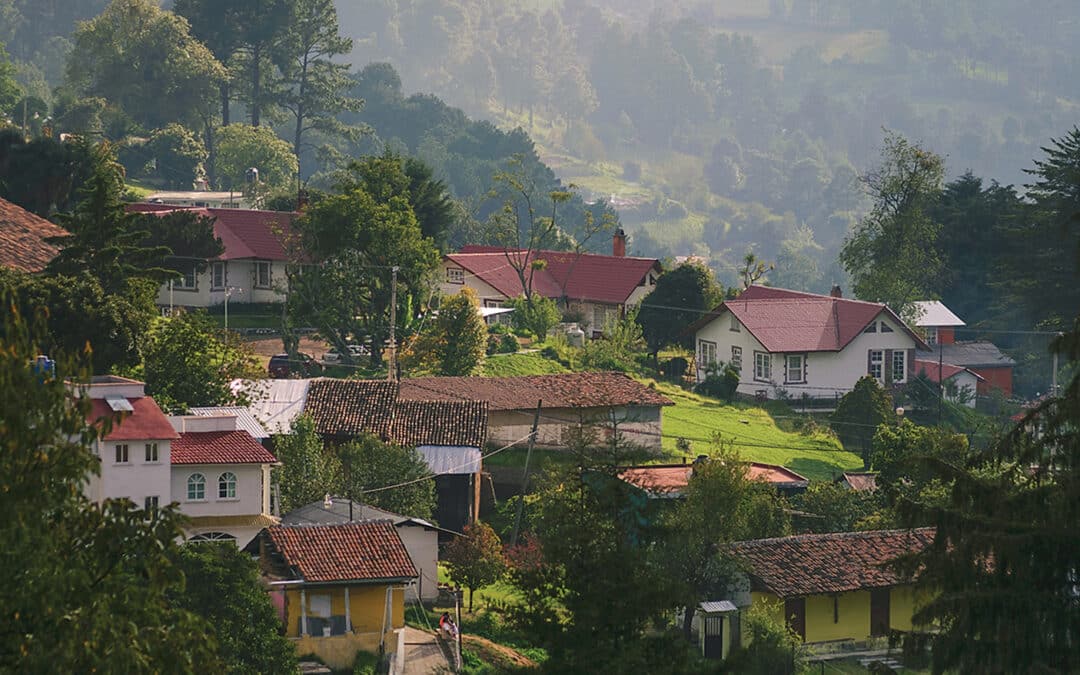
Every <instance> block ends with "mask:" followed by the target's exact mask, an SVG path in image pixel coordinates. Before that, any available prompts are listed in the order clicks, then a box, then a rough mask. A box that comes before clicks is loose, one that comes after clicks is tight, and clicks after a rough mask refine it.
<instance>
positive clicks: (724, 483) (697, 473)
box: [659, 443, 791, 638]
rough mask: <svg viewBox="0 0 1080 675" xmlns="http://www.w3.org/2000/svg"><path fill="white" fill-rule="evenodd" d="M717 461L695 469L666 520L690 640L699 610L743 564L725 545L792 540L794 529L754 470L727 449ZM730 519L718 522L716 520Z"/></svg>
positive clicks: (665, 554) (668, 552)
mask: <svg viewBox="0 0 1080 675" xmlns="http://www.w3.org/2000/svg"><path fill="white" fill-rule="evenodd" d="M715 445H716V447H715V449H714V453H713V456H712V457H711V458H710V459H708V460H705V461H701V462H698V463H697V464H695V465H694V471H693V475H692V476H691V478H690V482H689V483H688V484H687V486H686V492H685V494H684V499H682V500H681V501H680V502H679V504H678V505H677V506H676V507H675V508H674V509H673V510H672V511H671V512H670V513H669V514H668V517H667V518H666V519H665V520H664V524H663V525H664V531H665V534H664V536H663V538H662V540H661V541H662V542H663V544H662V546H661V549H662V550H661V551H660V552H659V555H660V557H661V559H662V560H663V564H664V565H665V567H666V568H667V569H668V571H669V574H670V575H671V578H672V579H676V580H677V582H676V583H677V584H678V596H677V597H678V599H679V601H680V603H679V604H681V605H682V606H683V607H684V608H685V609H684V614H683V634H684V635H685V636H686V637H687V638H689V637H690V628H691V624H692V622H693V619H694V610H695V608H696V607H697V606H698V604H699V603H700V602H701V601H702V600H705V599H707V596H710V597H711V596H712V595H715V594H717V593H722V592H724V591H725V589H726V588H727V587H728V586H729V585H730V583H731V581H732V580H733V579H734V577H735V575H736V574H737V572H738V566H737V564H736V563H735V562H734V561H733V560H732V559H731V558H730V556H727V555H725V554H724V552H723V550H722V546H723V544H724V543H725V542H732V541H742V540H744V539H763V538H767V537H776V536H781V535H784V534H788V533H790V531H791V523H790V522H789V519H788V517H787V515H786V514H785V513H784V505H783V503H782V501H780V500H779V499H778V498H777V496H776V493H775V490H773V489H771V488H769V487H768V486H765V485H763V484H759V483H755V482H754V481H751V480H750V477H749V467H748V466H747V465H746V464H745V463H743V462H742V461H741V460H740V458H739V456H738V454H737V453H735V452H734V451H732V450H731V449H730V448H726V447H725V446H724V445H723V444H722V443H717V444H715ZM718 513H723V514H725V515H724V517H723V518H717V517H716V514H718Z"/></svg>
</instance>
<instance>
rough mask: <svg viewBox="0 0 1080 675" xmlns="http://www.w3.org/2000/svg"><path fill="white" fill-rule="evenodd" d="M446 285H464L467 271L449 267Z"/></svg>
mask: <svg viewBox="0 0 1080 675" xmlns="http://www.w3.org/2000/svg"><path fill="white" fill-rule="evenodd" d="M446 283H448V284H463V283H465V270H463V269H461V268H460V267H447V268H446Z"/></svg>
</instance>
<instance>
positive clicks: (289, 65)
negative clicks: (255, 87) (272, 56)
mask: <svg viewBox="0 0 1080 675" xmlns="http://www.w3.org/2000/svg"><path fill="white" fill-rule="evenodd" d="M293 1H294V4H295V9H294V12H295V20H294V21H293V23H292V25H290V26H289V30H288V33H287V34H286V37H285V39H284V40H283V41H282V43H281V45H280V47H279V50H280V52H281V58H280V59H278V61H279V63H280V64H281V70H282V78H281V82H280V84H279V86H280V87H281V88H282V89H283V90H284V94H283V97H282V107H283V108H285V109H286V110H287V111H288V112H289V115H290V116H291V118H292V120H293V123H292V126H293V134H292V141H293V154H295V155H296V156H297V157H300V156H301V155H302V153H303V151H304V147H305V144H304V138H305V136H306V135H307V134H308V132H310V131H318V132H321V133H323V134H330V135H339V136H346V137H356V136H358V130H357V129H355V128H351V127H349V126H348V125H346V124H343V123H342V122H341V121H340V120H339V119H338V118H337V114H338V113H341V112H349V111H351V112H356V111H359V110H360V108H361V107H363V101H361V100H359V99H356V98H352V97H351V96H349V95H348V90H349V89H350V88H351V86H352V82H351V80H350V79H349V76H348V71H349V64H347V63H342V62H340V61H339V60H337V57H340V56H342V55H344V54H348V53H349V51H350V50H352V40H351V39H350V38H346V37H342V35H341V32H340V28H339V27H338V18H337V10H336V9H335V8H334V2H333V0H293Z"/></svg>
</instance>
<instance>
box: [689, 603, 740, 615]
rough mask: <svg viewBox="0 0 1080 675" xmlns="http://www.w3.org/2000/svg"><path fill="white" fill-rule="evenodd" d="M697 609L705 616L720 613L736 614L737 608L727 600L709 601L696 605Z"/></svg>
mask: <svg viewBox="0 0 1080 675" xmlns="http://www.w3.org/2000/svg"><path fill="white" fill-rule="evenodd" d="M698 609H700V610H701V611H702V612H705V613H706V614H719V613H721V612H737V611H739V608H738V607H736V606H735V605H734V603H732V602H730V601H728V600H710V601H708V602H703V603H701V604H700V605H698Z"/></svg>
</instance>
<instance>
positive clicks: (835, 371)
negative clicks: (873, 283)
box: [695, 311, 915, 398]
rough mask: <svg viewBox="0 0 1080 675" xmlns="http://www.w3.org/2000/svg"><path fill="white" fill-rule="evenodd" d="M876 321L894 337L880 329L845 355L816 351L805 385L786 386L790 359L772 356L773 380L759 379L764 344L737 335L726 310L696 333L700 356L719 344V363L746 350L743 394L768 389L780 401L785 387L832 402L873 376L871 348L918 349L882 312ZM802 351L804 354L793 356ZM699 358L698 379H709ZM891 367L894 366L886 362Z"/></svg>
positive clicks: (792, 393) (864, 336)
mask: <svg viewBox="0 0 1080 675" xmlns="http://www.w3.org/2000/svg"><path fill="white" fill-rule="evenodd" d="M875 321H879V322H882V321H883V322H885V323H887V324H888V325H889V326H890V327H891V328H892V329H893V332H891V333H883V332H881V331H880V328H879V330H878V332H877V333H860V334H859V336H858V337H856V338H855V339H854V340H852V341H851V342H850V343H848V345H847V346H846V347H844V349H843V350H841V351H839V352H810V353H807V354H806V355H805V358H806V378H805V379H806V382H805V383H804V384H785V382H784V355H783V354H771V355H770V358H771V364H772V378H771V382H760V381H757V380H755V379H754V352H755V351H758V352H764V351H767V350H765V348H764V347H762V345H761V343H760V342H758V341H757V339H755V338H754V336H753V335H751V333H750V331H749V330H747V329H746V327H745V326H742V325H741V324H740V327H741V331H739V332H736V331H733V330H731V329H730V325H731V313H730V312H727V311H725V312H724V313H723V314H721V315H720V316H719V317H717V318H715V319H713V320H712V321H710V322H709V323H708V324H706V325H705V326H704V327H702V328H701V329H700V330H698V332H697V333H696V335H695V349H696V350H697V351H696V352H695V353H696V354H700V353H701V352H700V341H701V340H708V341H711V342H715V343H716V353H717V359H719V360H720V361H722V362H724V363H727V362H728V361H730V360H731V347H732V346H738V347H742V377H741V379H740V380H739V388H738V392H739V393H740V394H746V395H754V394H755V393H756V392H758V391H761V390H766V391H767V392H768V396H769V398H776V395H777V389H784V390H786V391H787V392H788V395H790V396H792V397H794V398H798V397H800V396H802V395H803V394H807V395H809V396H812V397H815V398H827V397H832V396H836V395H838V394H839V395H841V396H842V395H843V394H844V393H845V392H847V391H850V390H851V388H852V387H854V386H855V383H856V382H857V381H858V380H859V378H860V377H862V376H864V375H866V374H867V352H868V351H869V350H871V349H880V350H894V351H895V350H905V351H906V352H907V350H912V349H914V348H915V340H914V339H912V338H911V336H909V335H908V334H907V333H905V332H904V331H903V330H902V329H901V328H900V327H899V326H898V325H897V324H896V322H895V321H893V320H892V319H888V318H886V315H885V314H884V312H882V313H881V314H880V315H878V317H877V318H876V319H875ZM793 353H798V352H793ZM905 358H906V359H907V372H906V377H905V381H906V380H907V379H908V378H910V377H911V376H912V375H913V373H912V372H911V371H912V367H913V363H912V358H911V354H910V352H907V354H906V357H905ZM697 361H700V359H695V362H696V363H695V366H696V377H697V381H699V382H700V381H701V380H703V379H705V364H704V363H697ZM884 367H885V368H889V367H890V364H889V363H885V364H884Z"/></svg>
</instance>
